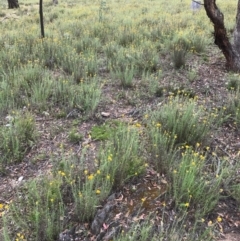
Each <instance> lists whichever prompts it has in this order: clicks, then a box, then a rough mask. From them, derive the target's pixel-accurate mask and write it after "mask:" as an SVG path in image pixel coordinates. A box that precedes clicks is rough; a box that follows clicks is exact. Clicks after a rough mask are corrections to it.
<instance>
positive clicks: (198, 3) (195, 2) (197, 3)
mask: <svg viewBox="0 0 240 241" xmlns="http://www.w3.org/2000/svg"><path fill="white" fill-rule="evenodd" d="M192 1H193V2H195V3H197V4H199V5H203V6H204V4H203V3H200V2H198V1H195V0H192Z"/></svg>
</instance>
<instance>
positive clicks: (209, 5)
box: [204, 0, 240, 72]
mask: <svg viewBox="0 0 240 241" xmlns="http://www.w3.org/2000/svg"><path fill="white" fill-rule="evenodd" d="M204 8H205V10H206V13H207V16H208V17H209V18H210V20H211V22H212V23H213V26H214V38H215V41H214V43H215V44H216V45H217V46H218V47H219V49H221V51H222V52H223V54H224V56H225V58H226V65H227V68H228V69H229V70H232V71H237V72H239V71H240V0H239V1H238V7H237V16H236V27H235V30H234V38H233V39H234V40H233V43H231V42H230V40H229V38H228V36H227V30H226V28H225V25H224V15H223V14H222V13H221V12H220V10H219V9H218V7H217V5H216V0H204Z"/></svg>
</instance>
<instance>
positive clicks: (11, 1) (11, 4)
mask: <svg viewBox="0 0 240 241" xmlns="http://www.w3.org/2000/svg"><path fill="white" fill-rule="evenodd" d="M8 8H10V9H12V8H19V4H18V0H8Z"/></svg>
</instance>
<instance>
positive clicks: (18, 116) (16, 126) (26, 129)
mask: <svg viewBox="0 0 240 241" xmlns="http://www.w3.org/2000/svg"><path fill="white" fill-rule="evenodd" d="M36 138H37V132H36V128H35V120H34V117H33V116H32V115H31V114H30V113H29V112H26V113H24V112H23V113H20V112H13V113H12V114H11V115H8V116H7V123H6V124H5V125H4V126H1V128H0V139H1V143H0V153H1V158H0V166H3V165H5V164H9V163H12V162H16V161H21V160H22V158H23V157H24V154H26V152H27V151H28V150H29V149H30V148H31V147H32V146H33V145H34V142H35V141H36Z"/></svg>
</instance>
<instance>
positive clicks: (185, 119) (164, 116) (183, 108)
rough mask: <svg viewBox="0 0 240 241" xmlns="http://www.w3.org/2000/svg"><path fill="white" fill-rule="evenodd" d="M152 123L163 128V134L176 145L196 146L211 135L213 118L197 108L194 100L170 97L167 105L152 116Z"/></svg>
mask: <svg viewBox="0 0 240 241" xmlns="http://www.w3.org/2000/svg"><path fill="white" fill-rule="evenodd" d="M149 119H150V121H151V122H152V123H154V124H155V125H158V126H159V127H161V132H162V133H165V135H167V136H169V138H170V139H172V140H175V141H174V144H175V145H179V144H184V143H185V144H188V145H192V146H195V145H196V143H201V142H202V141H203V140H204V139H206V137H207V136H208V135H209V133H210V127H211V123H212V122H213V117H211V116H208V114H207V113H206V112H205V111H204V110H203V108H201V107H199V106H197V103H196V101H195V100H194V99H185V98H184V97H178V96H176V97H172V96H170V97H169V100H168V102H167V103H166V104H164V105H163V106H162V107H160V108H159V109H158V110H156V111H154V112H153V113H151V115H150V118H149Z"/></svg>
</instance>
